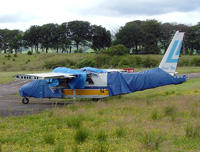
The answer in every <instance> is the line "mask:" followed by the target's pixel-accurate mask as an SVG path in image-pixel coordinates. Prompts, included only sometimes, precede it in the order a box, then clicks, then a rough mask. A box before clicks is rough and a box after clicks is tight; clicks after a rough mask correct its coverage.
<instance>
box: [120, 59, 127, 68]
mask: <svg viewBox="0 0 200 152" xmlns="http://www.w3.org/2000/svg"><path fill="white" fill-rule="evenodd" d="M118 66H119V67H120V68H128V67H129V62H128V60H126V59H122V60H121V61H120V62H119V64H118Z"/></svg>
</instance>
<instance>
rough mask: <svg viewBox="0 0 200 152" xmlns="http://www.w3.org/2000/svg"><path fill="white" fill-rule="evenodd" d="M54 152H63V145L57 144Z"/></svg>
mask: <svg viewBox="0 0 200 152" xmlns="http://www.w3.org/2000/svg"><path fill="white" fill-rule="evenodd" d="M54 152H65V145H64V144H63V143H60V144H58V145H57V146H56V148H55V150H54Z"/></svg>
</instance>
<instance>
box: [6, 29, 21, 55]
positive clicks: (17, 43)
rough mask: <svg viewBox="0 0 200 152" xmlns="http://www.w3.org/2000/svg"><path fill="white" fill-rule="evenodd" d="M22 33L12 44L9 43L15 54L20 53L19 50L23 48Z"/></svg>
mask: <svg viewBox="0 0 200 152" xmlns="http://www.w3.org/2000/svg"><path fill="white" fill-rule="evenodd" d="M22 33H23V32H21V33H19V34H18V35H16V36H15V37H14V38H13V39H12V40H11V41H10V42H9V47H10V49H11V50H12V49H14V50H15V53H18V51H19V49H20V48H21V47H22V46H23V36H22Z"/></svg>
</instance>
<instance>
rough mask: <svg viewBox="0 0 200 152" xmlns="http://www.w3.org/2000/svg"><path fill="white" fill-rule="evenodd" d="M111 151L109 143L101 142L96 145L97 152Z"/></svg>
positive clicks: (94, 148)
mask: <svg viewBox="0 0 200 152" xmlns="http://www.w3.org/2000/svg"><path fill="white" fill-rule="evenodd" d="M108 150H109V144H108V143H107V142H99V143H97V144H95V145H94V147H93V150H92V151H95V152H107V151H108Z"/></svg>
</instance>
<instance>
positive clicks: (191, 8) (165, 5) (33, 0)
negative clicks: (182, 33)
mask: <svg viewBox="0 0 200 152" xmlns="http://www.w3.org/2000/svg"><path fill="white" fill-rule="evenodd" d="M147 19H156V20H158V21H160V22H161V23H166V22H169V23H180V24H186V25H196V24H197V23H198V22H200V0H53V1H52V0H4V1H3V0H1V2H0V29H4V28H7V29H19V30H22V31H25V30H27V29H29V28H30V26H32V25H44V24H48V23H57V24H61V23H63V22H69V21H74V20H81V21H88V22H90V23H91V24H92V25H94V24H95V25H101V26H102V27H105V28H106V29H107V30H113V29H116V28H119V27H121V26H124V25H125V24H126V23H127V22H130V21H134V20H147Z"/></svg>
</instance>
